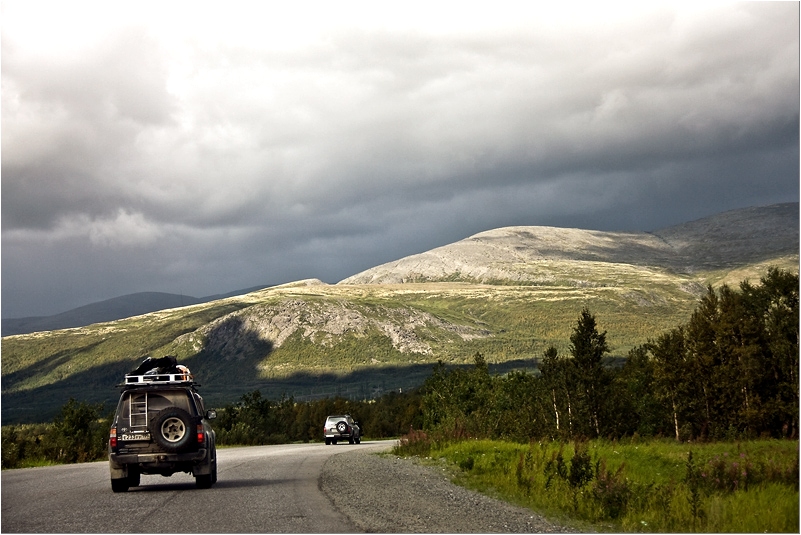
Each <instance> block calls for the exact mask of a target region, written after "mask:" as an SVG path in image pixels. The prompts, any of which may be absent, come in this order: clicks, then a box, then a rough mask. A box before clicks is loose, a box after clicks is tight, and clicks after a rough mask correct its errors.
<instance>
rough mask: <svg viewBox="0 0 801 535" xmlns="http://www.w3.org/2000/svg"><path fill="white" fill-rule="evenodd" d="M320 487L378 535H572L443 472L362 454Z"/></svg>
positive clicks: (347, 458) (338, 458) (325, 474)
mask: <svg viewBox="0 0 801 535" xmlns="http://www.w3.org/2000/svg"><path fill="white" fill-rule="evenodd" d="M320 488H321V489H322V491H323V492H324V493H325V494H326V495H327V496H328V497H329V499H330V500H331V501H332V502H333V503H334V506H335V507H336V508H337V509H339V510H340V511H341V512H342V513H343V514H345V515H346V516H347V517H348V518H349V519H350V520H351V521H352V522H353V523H354V524H356V525H357V526H359V528H361V529H362V530H363V531H365V532H373V533H531V532H537V533H569V532H572V531H573V530H570V529H568V528H564V527H562V526H558V525H556V524H553V523H551V522H549V521H547V520H545V519H544V518H542V517H540V516H538V515H537V514H535V513H534V512H532V511H530V510H528V509H524V508H521V507H516V506H513V505H510V504H508V503H506V502H503V501H500V500H496V499H494V498H490V497H488V496H485V495H483V494H480V493H477V492H475V491H471V490H468V489H465V488H462V487H459V486H456V485H454V484H453V483H451V482H450V481H449V480H448V477H447V476H446V475H445V474H444V473H443V471H442V469H438V468H436V467H432V466H425V465H422V464H419V463H418V462H416V461H415V460H414V459H405V458H398V457H395V456H388V455H385V456H379V455H376V454H373V453H365V452H359V451H358V450H353V451H348V452H344V453H342V454H337V455H334V456H332V457H331V458H330V459H328V461H326V463H325V466H324V467H323V471H322V476H321V477H320Z"/></svg>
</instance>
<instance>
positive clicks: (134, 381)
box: [117, 372, 200, 386]
mask: <svg viewBox="0 0 801 535" xmlns="http://www.w3.org/2000/svg"><path fill="white" fill-rule="evenodd" d="M155 385H192V386H200V385H199V384H197V383H196V382H195V378H194V376H193V375H192V374H191V373H185V372H182V373H148V374H144V375H133V374H126V375H125V382H124V383H123V384H121V385H117V386H155Z"/></svg>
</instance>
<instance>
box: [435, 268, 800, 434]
mask: <svg viewBox="0 0 801 535" xmlns="http://www.w3.org/2000/svg"><path fill="white" fill-rule="evenodd" d="M798 318H799V311H798V275H795V274H791V273H789V272H785V271H781V270H778V269H772V270H770V271H769V272H768V274H767V275H766V276H765V277H763V278H762V280H761V284H760V285H759V286H753V285H751V284H750V283H748V282H743V283H742V284H741V287H740V291H739V292H738V291H735V290H733V289H731V288H730V287H728V286H725V285H724V286H723V287H722V288H721V289H720V290H719V291H718V292H716V291H715V290H713V289H712V288H711V287H710V288H709V290H708V293H707V294H706V295H705V296H704V297H703V298H702V299H701V301H700V304H699V305H698V307H697V309H696V311H695V312H694V313H693V315H692V316H691V319H690V320H689V322H688V323H687V324H685V325H680V326H678V327H676V328H674V329H672V330H671V331H669V332H667V333H665V334H663V335H660V336H659V337H658V338H657V339H656V340H651V341H648V342H647V343H645V344H643V345H641V346H638V347H636V348H634V349H632V350H631V351H630V353H629V357H628V358H627V359H626V360H625V362H624V364H623V366H622V367H613V366H610V365H609V364H608V363H606V362H605V358H604V357H605V356H606V355H607V354H608V353H609V345H608V343H607V341H606V336H607V333H606V332H605V331H604V332H599V331H598V328H597V324H596V319H595V316H594V315H593V314H591V313H590V311H589V310H588V309H584V310H582V312H581V315H580V317H579V319H578V322H577V324H576V325H575V327H574V328H573V332H572V334H571V335H570V345H569V350H568V354H567V355H565V356H560V355H559V353H558V351H557V350H556V348H553V347H551V348H549V349H547V350H546V351H545V353H544V355H543V358H542V360H541V362H540V370H539V371H540V373H539V374H532V373H527V372H515V373H510V374H507V375H504V376H493V375H490V373H489V370H488V367H487V363H486V360H485V358H484V357H483V356H482V355H481V354H476V355H475V366H474V367H473V369H470V370H464V369H448V368H446V367H445V366H444V364H442V363H440V364H438V365H437V366H436V367H435V369H434V372H433V374H432V376H431V377H430V378H429V379H428V380H427V381H426V383H425V385H424V387H423V390H424V396H423V405H422V410H423V421H424V429H426V430H430V431H439V432H442V433H444V434H445V435H447V436H460V437H472V438H505V439H512V440H530V439H532V438H552V439H555V438H561V439H567V440H569V439H575V438H580V437H606V438H620V437H624V436H631V435H633V434H634V433H637V434H639V435H642V436H655V435H659V436H671V437H675V439H676V440H688V439H698V438H702V439H708V438H712V439H724V438H727V437H729V438H733V437H737V438H741V437H752V438H756V437H760V436H771V437H776V438H797V437H798V400H799V394H798V366H799V362H798V351H799V347H798Z"/></svg>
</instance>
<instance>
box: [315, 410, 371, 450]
mask: <svg viewBox="0 0 801 535" xmlns="http://www.w3.org/2000/svg"><path fill="white" fill-rule="evenodd" d="M323 435H324V437H325V444H326V445H330V444H336V443H337V441H338V440H347V441H348V442H349V443H350V444H354V443H355V444H359V443H361V441H362V429H361V427H359V423H358V422H356V421H355V420H354V419H353V418H351V416H350V414H341V415H335V416H329V417H328V418H326V419H325V425H324V426H323Z"/></svg>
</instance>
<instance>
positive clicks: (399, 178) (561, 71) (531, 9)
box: [2, 0, 799, 313]
mask: <svg viewBox="0 0 801 535" xmlns="http://www.w3.org/2000/svg"><path fill="white" fill-rule="evenodd" d="M2 10H3V11H2V25H3V26H2V55H3V56H2V69H3V70H2V89H3V90H2V109H3V114H2V149H3V162H2V166H3V183H2V188H3V191H2V193H3V212H2V216H3V229H2V235H3V244H4V246H5V245H7V244H12V243H13V244H14V247H15V248H14V249H13V250H14V256H13V258H11V257H7V255H4V268H3V269H4V274H5V275H6V277H4V278H5V279H6V281H7V284H13V285H15V286H16V287H18V288H22V287H23V286H24V284H23V283H22V280H23V279H25V280H27V277H28V275H27V273H29V272H30V270H26V263H30V262H31V260H30V259H31V258H34V257H36V258H41V255H42V254H44V252H43V251H45V250H49V249H47V248H52V250H53V253H52V254H53V255H56V252H55V251H56V249H58V248H57V247H56V244H59V243H61V244H63V243H65V242H69V243H71V244H74V243H76V242H78V241H81V240H82V241H81V243H83V244H84V245H85V246H86V247H87V248H90V250H108V251H111V250H114V251H115V252H116V254H117V257H119V258H123V257H125V255H126V254H130V255H132V256H133V255H136V258H137V259H141V261H145V260H146V259H148V258H150V259H151V260H152V262H153V265H154V266H166V265H168V264H169V265H171V266H195V267H197V270H198V271H197V272H196V273H195V275H193V276H194V277H195V279H196V280H215V279H219V271H215V276H211V275H209V274H208V273H205V274H204V273H203V272H202V270H203V266H211V265H213V264H214V265H216V264H215V262H216V260H214V259H213V255H214V254H215V251H222V250H227V251H228V252H227V254H229V255H231V254H232V252H231V251H232V250H237V251H247V253H248V254H249V255H250V254H253V255H257V253H258V251H252V250H250V249H258V248H262V249H263V250H264V251H270V253H269V254H268V253H264V255H266V256H269V262H270V263H271V264H270V265H271V266H273V267H272V268H271V272H272V273H282V274H286V275H283V276H286V277H290V276H291V274H292V273H294V272H296V271H298V269H297V266H307V268H306V270H304V272H305V271H309V272H311V273H306V274H307V275H310V276H318V277H320V278H323V279H327V280H332V279H336V278H344V277H346V276H348V275H350V274H352V273H351V272H348V266H349V265H350V264H349V262H350V257H349V253H348V249H349V248H354V249H358V250H359V251H361V253H360V255H361V256H360V258H361V260H359V265H358V266H356V265H355V264H354V265H353V272H355V271H357V270H361V269H364V268H366V267H370V266H369V265H364V263H365V262H369V260H368V259H369V258H374V259H375V261H376V263H379V262H383V261H387V260H392V259H394V258H397V257H399V256H401V255H402V254H404V253H405V252H409V251H410V250H413V251H412V252H419V247H421V246H415V245H414V243H412V242H413V241H414V240H415V239H425V240H426V241H425V243H426V244H429V245H438V244H440V245H441V244H442V243H445V242H447V241H449V240H455V239H459V238H462V237H464V236H465V235H466V234H465V232H464V231H465V230H466V229H467V228H469V229H470V232H471V233H472V232H477V231H480V230H486V229H487V228H489V227H491V226H494V225H498V224H549V223H554V222H558V223H559V224H563V225H570V224H571V221H572V222H575V223H574V224H582V225H592V226H595V227H604V226H605V227H614V226H618V225H621V224H622V223H621V221H624V220H625V221H636V222H637V224H645V225H650V226H651V227H654V226H658V225H660V224H662V223H668V222H670V223H673V222H678V221H676V219H675V218H676V217H679V216H678V215H677V214H685V213H696V214H697V210H700V209H701V208H699V207H700V206H702V205H703V203H702V202H701V199H703V202H704V203H707V204H706V206H707V210H712V211H714V210H717V209H726V208H728V207H730V206H729V205H727V204H726V203H730V204H731V203H734V204H737V205H739V206H742V205H744V204H748V202H749V201H753V202H765V201H776V200H782V199H786V198H788V197H789V198H792V197H793V196H796V197H797V192H798V184H797V152H798V150H797V146H798V127H797V124H798V76H799V73H798V5H797V4H793V3H737V4H706V3H701V4H697V5H696V4H693V5H690V4H675V5H674V4H662V5H657V6H651V5H648V4H645V5H639V4H635V5H634V6H633V7H632V5H631V4H628V3H627V4H626V6H625V8H623V7H622V6H621V5H617V4H607V3H595V4H589V3H560V4H554V5H547V4H543V3H540V2H531V3H528V2H496V3H492V4H488V3H470V2H467V3H458V4H454V3H433V4H432V3H430V2H429V3H422V2H411V3H404V4H403V5H402V6H401V5H397V6H383V8H382V9H378V8H377V7H376V4H375V3H347V4H332V3H330V2H301V3H283V4H276V3H257V2H251V1H243V2H229V3H227V4H225V5H224V6H223V5H221V4H218V3H205V2H193V3H191V4H189V3H181V2H169V3H163V2H161V3H156V2H142V3H137V4H136V5H135V6H134V5H133V4H119V3H111V4H109V3H107V2H106V3H102V2H79V3H65V2H59V3H56V2H46V1H43V2H36V0H26V1H25V2H22V1H15V0H11V1H9V2H4V3H3V4H2ZM42 13H47V15H48V16H47V17H42V16H41V14H42ZM733 162H737V165H734V164H733ZM765 177H770V178H769V180H770V183H769V184H767V185H765V184H764V180H765ZM758 181H762V182H763V183H762V184H760V186H759V188H755V187H754V184H755V183H756V182H758ZM688 184H689V185H688ZM723 189H725V191H727V196H725V197H722V196H721V197H720V198H719V199H717V200H715V202H716V204H715V205H714V208H713V207H712V205H711V204H709V203H710V202H712V201H710V199H713V197H712V195H711V194H710V195H709V196H707V195H706V194H703V193H702V192H703V191H715V190H723ZM655 191H658V192H660V194H661V195H664V196H665V197H664V198H659V199H655V198H654V192H655ZM754 191H761V192H763V194H762V195H763V196H762V197H760V199H757V198H751V197H748V196H749V195H753V192H754ZM738 196H739V197H738ZM724 199H726V200H725V201H724ZM713 200H714V199H713ZM527 206H528V207H530V209H527ZM688 207H694V208H693V209H694V210H696V212H688V210H689V208H688ZM637 210H639V212H641V213H639V214H630V215H629V214H626V213H625V212H630V211H637ZM697 215H699V216H700V215H704V214H697ZM593 216H596V217H597V219H592V218H593ZM409 221H414V224H413V225H411V227H410V228H411V229H413V230H412V232H413V234H415V236H403V235H402V234H403V232H404V228H406V225H407V224H406V223H405V222H409ZM425 228H429V229H432V230H430V231H429V232H425V231H424V230H423V229H425ZM423 235H425V236H423ZM26 240H30V243H31V244H32V246H39V247H41V246H42V244H47V245H46V246H44V247H45V249H43V250H39V251H37V253H36V254H34V253H33V252H32V250H31V249H26V248H25V247H24V243H25V241H26ZM180 240H185V241H186V242H187V243H188V245H186V247H185V248H183V247H179V246H177V244H178V243H179V242H180ZM165 242H169V243H170V247H169V248H165V245H164V244H165ZM435 242H437V243H435ZM249 243H250V245H248V244H249ZM254 243H255V245H253V244H254ZM201 244H202V245H201ZM129 249H130V250H131V251H133V252H130V253H129ZM312 249H317V250H320V251H325V257H326V259H327V260H326V261H325V262H324V263H321V266H315V265H314V259H313V257H310V256H308V251H310V250H312ZM7 250H8V249H7ZM179 250H180V251H181V254H185V255H186V256H187V258H182V259H178V258H177V257H176V258H173V260H171V261H170V262H161V261H160V259H161V258H162V257H164V256H165V255H167V256H169V255H171V254H172V253H173V252H175V254H176V255H177V254H178V253H177V251H179ZM200 250H203V251H204V252H203V253H201V252H200ZM371 251H374V252H373V253H372V256H371ZM273 253H276V254H278V255H280V257H281V258H282V260H281V262H282V263H276V264H272V262H273V261H274V259H273ZM301 253H302V254H301ZM337 254H340V255H341V256H339V257H336V258H335V256H336V255H337ZM257 256H258V255H257ZM115 258H116V257H115ZM259 258H261V257H259ZM89 261H93V262H104V261H108V259H107V257H102V259H101V257H97V258H95V259H91V258H87V262H89ZM76 262H77V259H76ZM219 262H221V263H224V264H225V265H226V266H228V265H230V264H229V263H230V262H236V257H235V256H234V257H233V258H227V259H225V261H223V260H219ZM259 262H261V261H259ZM265 262H267V260H265ZM257 263H258V262H257V261H254V260H252V259H251V260H249V261H245V260H243V261H242V267H241V269H242V270H245V271H247V272H248V273H253V274H254V275H253V277H254V278H256V277H257V275H255V273H257V271H256V270H257V268H256V267H255V266H254V265H253V264H257ZM54 265H56V263H54ZM334 265H336V266H338V267H337V268H336V270H333V269H332V268H330V267H329V266H334ZM7 266H8V267H7ZM282 266H283V267H282ZM287 266H293V267H292V268H289V267H287ZM64 269H67V268H66V267H64ZM70 269H75V270H76V272H79V271H80V269H79V268H70ZM154 269H157V268H155V267H154ZM164 269H166V268H164ZM176 269H178V268H176ZM187 269H189V268H187ZM192 269H195V268H194V267H193V268H192ZM220 269H222V268H220ZM318 269H319V270H320V272H319V273H315V272H316V270H318ZM209 271H211V268H209ZM12 273H13V275H9V274H12ZM42 276H43V275H38V277H39V279H41V277H42ZM109 276H110V277H111V274H110V275H109ZM115 276H117V277H119V276H120V274H119V273H117V274H116V275H115ZM76 277H78V275H76ZM157 278H158V274H157V273H155V272H154V273H153V274H152V276H151V279H157ZM242 278H246V277H245V276H244V275H243V276H242ZM260 282H262V280H255V281H251V282H249V283H248V284H251V285H252V284H258V283H260ZM267 282H274V281H273V280H270V281H267ZM275 282H278V281H275ZM28 284H30V285H33V284H40V282H39V281H38V280H37V281H31V282H30V283H28ZM132 284H133V283H132ZM143 284H144V283H143ZM219 284H224V283H223V282H219ZM145 289H146V288H145ZM228 289H230V288H227V287H220V288H209V291H208V292H207V293H213V292H216V291H226V290H228ZM4 290H6V287H5V286H4ZM4 293H5V292H4ZM20 293H22V290H20ZM7 295H9V294H7ZM19 300H22V298H20V299H19ZM5 302H10V301H5ZM4 313H5V312H4Z"/></svg>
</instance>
